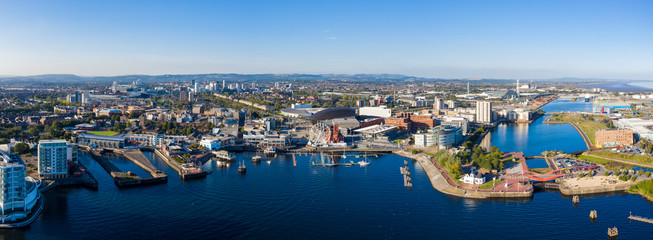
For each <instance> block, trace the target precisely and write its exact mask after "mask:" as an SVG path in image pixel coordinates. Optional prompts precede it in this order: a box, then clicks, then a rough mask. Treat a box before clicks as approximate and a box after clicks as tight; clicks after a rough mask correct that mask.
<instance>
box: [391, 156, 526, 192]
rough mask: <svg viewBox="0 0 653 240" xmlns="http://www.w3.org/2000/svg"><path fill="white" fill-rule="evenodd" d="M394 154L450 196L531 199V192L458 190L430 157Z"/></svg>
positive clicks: (434, 186) (437, 188)
mask: <svg viewBox="0 0 653 240" xmlns="http://www.w3.org/2000/svg"><path fill="white" fill-rule="evenodd" d="M394 154H397V155H400V156H403V157H407V158H410V159H414V160H416V161H417V162H418V163H419V164H420V165H421V166H422V168H423V169H424V171H425V172H426V174H427V175H428V177H429V180H431V185H432V186H433V188H435V189H436V190H438V191H440V192H442V193H444V194H448V195H451V196H456V197H462V198H473V199H486V198H530V197H533V190H532V188H531V189H530V190H525V191H518V192H508V191H492V190H480V189H479V190H476V189H463V188H460V187H459V186H458V185H457V184H456V183H455V182H454V181H453V179H451V178H450V177H449V176H448V175H446V173H444V169H442V168H441V167H440V166H439V164H438V163H437V162H436V161H435V160H432V159H431V156H429V155H426V154H423V153H419V154H412V153H410V152H406V151H396V152H394Z"/></svg>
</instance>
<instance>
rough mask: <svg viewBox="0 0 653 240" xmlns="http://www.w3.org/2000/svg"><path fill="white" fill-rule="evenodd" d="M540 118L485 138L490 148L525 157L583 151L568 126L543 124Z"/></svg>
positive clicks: (499, 129)
mask: <svg viewBox="0 0 653 240" xmlns="http://www.w3.org/2000/svg"><path fill="white" fill-rule="evenodd" d="M546 117H548V116H543V117H540V118H538V119H537V120H535V121H534V122H533V123H531V124H528V123H502V124H499V126H497V127H496V128H495V129H493V130H492V131H491V132H490V133H488V135H487V136H486V137H485V140H484V141H487V139H490V142H489V144H491V145H493V146H497V147H498V148H499V150H501V151H503V152H524V155H525V156H536V155H540V156H541V153H542V152H544V151H552V150H558V151H563V152H566V153H569V152H575V151H578V150H585V149H587V146H586V145H585V142H583V138H582V137H581V136H580V134H579V133H578V132H577V131H576V129H574V127H573V126H571V125H569V124H546V123H543V122H544V119H546Z"/></svg>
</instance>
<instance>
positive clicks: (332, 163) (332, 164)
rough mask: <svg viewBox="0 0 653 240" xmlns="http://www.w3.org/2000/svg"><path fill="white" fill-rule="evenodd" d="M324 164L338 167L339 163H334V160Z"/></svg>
mask: <svg viewBox="0 0 653 240" xmlns="http://www.w3.org/2000/svg"><path fill="white" fill-rule="evenodd" d="M324 166H325V167H337V166H338V164H336V163H334V162H330V163H325V164H324Z"/></svg>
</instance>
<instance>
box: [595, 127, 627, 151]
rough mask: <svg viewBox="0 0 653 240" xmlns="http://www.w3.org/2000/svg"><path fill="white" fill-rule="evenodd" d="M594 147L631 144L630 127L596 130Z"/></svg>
mask: <svg viewBox="0 0 653 240" xmlns="http://www.w3.org/2000/svg"><path fill="white" fill-rule="evenodd" d="M595 140H596V147H597V148H604V147H618V146H629V145H631V144H633V130H632V129H599V130H597V131H596V137H595Z"/></svg>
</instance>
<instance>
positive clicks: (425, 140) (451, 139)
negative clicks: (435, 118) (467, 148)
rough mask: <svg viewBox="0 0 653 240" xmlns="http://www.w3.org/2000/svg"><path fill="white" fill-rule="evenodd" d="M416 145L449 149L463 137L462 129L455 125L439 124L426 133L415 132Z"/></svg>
mask: <svg viewBox="0 0 653 240" xmlns="http://www.w3.org/2000/svg"><path fill="white" fill-rule="evenodd" d="M414 137H415V146H418V147H432V146H438V148H439V149H449V148H452V147H454V146H455V145H456V144H458V143H459V142H460V141H462V139H463V134H462V130H461V128H460V127H455V126H438V127H436V128H431V129H429V130H428V131H427V132H426V133H420V134H415V135H414Z"/></svg>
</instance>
